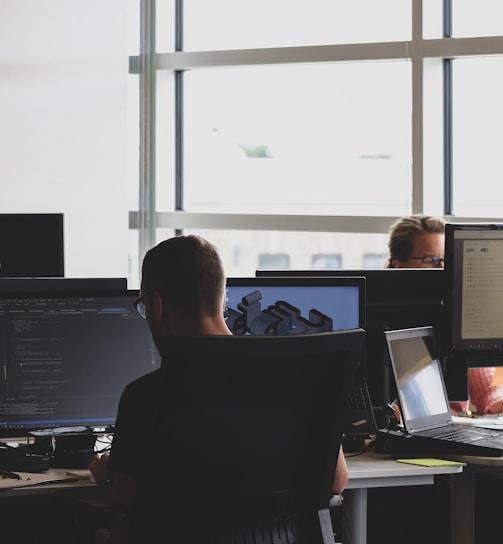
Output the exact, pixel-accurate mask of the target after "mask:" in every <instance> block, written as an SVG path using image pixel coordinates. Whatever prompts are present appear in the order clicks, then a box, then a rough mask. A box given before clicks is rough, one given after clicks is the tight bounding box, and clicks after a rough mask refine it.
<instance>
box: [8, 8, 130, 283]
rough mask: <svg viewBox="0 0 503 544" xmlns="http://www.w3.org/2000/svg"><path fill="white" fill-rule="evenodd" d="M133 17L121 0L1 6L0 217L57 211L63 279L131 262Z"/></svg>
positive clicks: (120, 271) (108, 271)
mask: <svg viewBox="0 0 503 544" xmlns="http://www.w3.org/2000/svg"><path fill="white" fill-rule="evenodd" d="M138 14H139V4H138V3H137V2H133V1H128V2H125V1H124V0H107V1H106V2H103V1H102V0H86V2H79V1H77V0H68V1H61V0H22V1H20V0H2V2H0V66H1V73H2V75H1V84H0V119H1V123H0V148H1V150H2V151H1V157H2V158H1V161H0V179H1V195H2V196H1V199H0V213H44V212H47V213H50V212H58V213H60V212H62V213H63V214H64V229H65V261H66V262H65V273H66V275H67V276H70V277H90V276H104V277H106V276H119V277H126V276H128V275H130V274H131V273H134V272H135V268H136V267H137V261H138V257H137V254H138V234H137V232H134V231H131V232H128V212H129V210H135V209H138V140H139V132H138V112H137V110H138V107H137V104H138V76H137V75H128V55H131V54H137V52H138V46H137V45H136V47H134V45H133V44H134V41H135V40H134V37H135V35H136V38H138V35H139V18H138ZM136 41H137V40H136ZM135 97H136V98H135ZM128 111H129V114H130V115H133V116H134V115H135V111H136V118H135V119H134V121H133V122H130V121H131V117H129V116H128ZM6 235H8V236H13V235H15V233H2V236H6Z"/></svg>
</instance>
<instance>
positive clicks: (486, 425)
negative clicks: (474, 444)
mask: <svg viewBox="0 0 503 544" xmlns="http://www.w3.org/2000/svg"><path fill="white" fill-rule="evenodd" d="M452 421H453V423H460V424H461V425H471V426H473V427H481V428H483V429H495V430H497V431H503V418H502V417H501V416H491V415H487V416H480V417H462V416H452Z"/></svg>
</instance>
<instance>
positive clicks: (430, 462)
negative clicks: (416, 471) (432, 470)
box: [396, 458, 466, 467]
mask: <svg viewBox="0 0 503 544" xmlns="http://www.w3.org/2000/svg"><path fill="white" fill-rule="evenodd" d="M396 461H398V462H399V463H407V464H409V465H419V466H420V467H462V466H465V465H466V463H461V462H459V461H447V460H446V459H429V458H425V459H396Z"/></svg>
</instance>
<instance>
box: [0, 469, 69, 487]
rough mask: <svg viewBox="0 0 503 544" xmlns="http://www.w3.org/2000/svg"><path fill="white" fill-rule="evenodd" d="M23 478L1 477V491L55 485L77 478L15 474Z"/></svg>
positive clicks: (63, 475)
mask: <svg viewBox="0 0 503 544" xmlns="http://www.w3.org/2000/svg"><path fill="white" fill-rule="evenodd" d="M15 473H16V474H19V476H21V479H20V480H15V479H14V478H1V477H0V490H2V489H14V488H17V487H28V486H31V485H42V484H53V483H56V482H69V481H72V480H76V479H77V478H76V477H75V476H73V475H69V474H43V473H42V474H38V473H37V474H35V473H32V472H18V471H16V472H15Z"/></svg>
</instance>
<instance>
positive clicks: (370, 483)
mask: <svg viewBox="0 0 503 544" xmlns="http://www.w3.org/2000/svg"><path fill="white" fill-rule="evenodd" d="M346 462H347V465H348V472H349V483H348V486H347V488H346V490H345V491H344V493H343V496H344V508H345V509H346V512H347V519H348V525H349V530H350V533H351V536H352V539H351V542H352V544H365V543H366V542H367V490H368V489H370V488H377V487H400V486H415V485H432V484H433V483H434V479H435V476H438V475H440V474H459V473H461V472H463V466H454V467H453V466H449V467H447V466H446V467H421V466H417V465H409V464H406V463H399V462H398V461H395V460H393V459H390V458H389V455H386V454H379V453H373V452H365V453H362V454H361V455H356V456H354V457H352V456H351V454H349V455H348V457H347V458H346ZM456 478H457V476H456ZM452 516H453V517H454V516H455V512H454V510H452ZM451 542H452V543H453V544H454V543H455V544H461V541H460V540H458V534H457V533H454V532H453V534H452V535H451ZM463 542H465V541H463ZM466 542H469V541H466Z"/></svg>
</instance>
